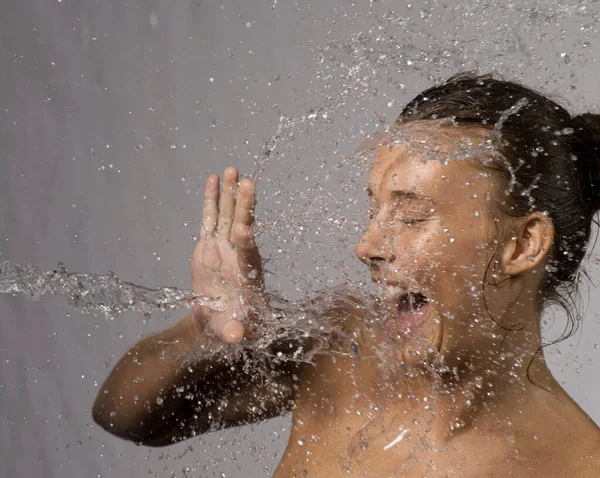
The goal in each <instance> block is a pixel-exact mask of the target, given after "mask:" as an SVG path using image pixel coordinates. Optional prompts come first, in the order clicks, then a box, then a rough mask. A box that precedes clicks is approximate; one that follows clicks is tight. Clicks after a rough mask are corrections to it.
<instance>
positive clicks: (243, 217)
mask: <svg viewBox="0 0 600 478" xmlns="http://www.w3.org/2000/svg"><path fill="white" fill-rule="evenodd" d="M255 206H256V191H255V184H254V182H253V181H251V180H250V179H244V180H242V182H241V183H240V186H239V192H238V199H237V202H236V205H235V218H234V221H233V229H232V235H231V242H232V243H233V245H234V246H236V248H237V249H238V261H239V266H240V269H241V270H242V271H243V273H244V274H246V277H245V279H249V280H251V281H254V280H258V281H259V282H260V281H261V280H262V266H261V259H260V255H259V253H258V248H257V247H256V243H255V241H254V233H253V229H252V226H253V224H254V208H255Z"/></svg>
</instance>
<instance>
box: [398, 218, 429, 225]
mask: <svg viewBox="0 0 600 478" xmlns="http://www.w3.org/2000/svg"><path fill="white" fill-rule="evenodd" d="M432 220H433V218H427V219H421V218H417V217H405V218H403V219H402V222H403V223H404V224H409V225H410V224H417V223H419V222H425V221H432Z"/></svg>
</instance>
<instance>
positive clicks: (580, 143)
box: [571, 113, 600, 209]
mask: <svg viewBox="0 0 600 478" xmlns="http://www.w3.org/2000/svg"><path fill="white" fill-rule="evenodd" d="M571 122H572V125H573V129H574V133H573V136H574V138H573V139H574V144H573V149H574V151H573V152H574V154H575V156H577V159H578V161H577V162H578V166H579V169H580V170H581V172H582V174H583V181H584V184H583V185H584V190H586V191H587V192H588V196H589V198H590V199H591V200H592V201H593V204H594V208H595V209H600V115H597V114H593V113H584V114H582V115H577V116H575V117H573V119H572V120H571Z"/></svg>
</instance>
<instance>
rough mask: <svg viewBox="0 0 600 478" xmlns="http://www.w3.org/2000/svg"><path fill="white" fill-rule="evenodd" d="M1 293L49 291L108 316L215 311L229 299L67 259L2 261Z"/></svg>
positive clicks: (38, 294)
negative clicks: (80, 269)
mask: <svg viewBox="0 0 600 478" xmlns="http://www.w3.org/2000/svg"><path fill="white" fill-rule="evenodd" d="M0 293H3V294H15V293H24V294H27V295H28V296H30V297H31V298H32V299H33V300H39V299H40V297H42V296H43V295H44V294H46V293H50V294H52V295H61V296H64V297H65V298H66V299H67V303H68V304H69V305H70V306H72V307H74V308H76V309H77V310H78V311H79V312H81V313H83V314H99V313H103V314H104V315H105V316H106V317H107V318H108V319H114V318H115V317H117V316H118V315H120V314H123V313H125V312H142V313H144V314H150V313H151V312H156V311H168V310H174V309H180V308H192V307H193V306H195V305H204V306H206V307H210V308H211V309H213V310H215V311H222V310H225V309H226V308H227V301H226V300H224V299H222V298H219V297H203V296H199V295H197V294H196V293H194V292H193V291H191V290H185V289H178V288H176V287H158V288H156V289H151V288H148V287H144V286H141V285H137V284H132V283H131V282H126V281H123V280H121V279H119V278H118V277H116V276H115V275H114V274H113V273H108V274H105V275H100V274H82V273H76V272H68V271H67V269H66V267H65V266H64V264H63V263H59V264H58V266H57V267H56V269H53V270H50V271H44V270H40V269H38V268H37V267H35V266H33V265H31V264H15V263H12V262H3V263H2V264H0Z"/></svg>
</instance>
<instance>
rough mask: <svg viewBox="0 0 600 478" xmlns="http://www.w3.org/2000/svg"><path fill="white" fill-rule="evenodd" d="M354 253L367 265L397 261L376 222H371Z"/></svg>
mask: <svg viewBox="0 0 600 478" xmlns="http://www.w3.org/2000/svg"><path fill="white" fill-rule="evenodd" d="M354 253H355V254H356V257H358V259H359V260H360V261H361V262H363V263H364V264H367V265H371V264H373V263H377V262H394V261H395V260H396V256H395V255H394V254H393V251H392V249H391V247H390V244H389V241H388V240H387V239H386V237H385V234H383V231H381V230H380V228H378V227H377V221H376V220H373V221H371V223H370V224H369V227H368V228H367V230H366V231H365V232H364V233H363V235H362V236H361V237H360V239H359V240H358V242H357V243H356V246H355V247H354Z"/></svg>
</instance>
